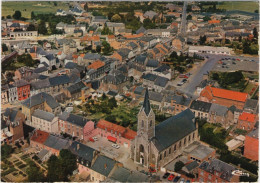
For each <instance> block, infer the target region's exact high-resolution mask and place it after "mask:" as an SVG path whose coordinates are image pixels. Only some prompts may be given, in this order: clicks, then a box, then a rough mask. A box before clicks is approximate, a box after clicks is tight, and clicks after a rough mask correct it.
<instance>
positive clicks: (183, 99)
mask: <svg viewBox="0 0 260 183" xmlns="http://www.w3.org/2000/svg"><path fill="white" fill-rule="evenodd" d="M171 100H173V101H175V103H176V104H179V105H184V106H188V105H189V104H190V102H191V99H190V98H186V97H184V96H180V95H168V96H166V97H165V102H168V103H171Z"/></svg>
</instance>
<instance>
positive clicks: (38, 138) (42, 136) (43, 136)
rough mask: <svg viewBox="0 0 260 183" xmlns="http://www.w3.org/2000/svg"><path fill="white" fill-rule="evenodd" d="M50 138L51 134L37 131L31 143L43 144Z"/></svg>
mask: <svg viewBox="0 0 260 183" xmlns="http://www.w3.org/2000/svg"><path fill="white" fill-rule="evenodd" d="M48 137H49V133H47V132H44V131H41V130H36V132H35V133H34V134H33V136H32V138H31V141H34V142H38V143H40V144H43V143H44V142H45V141H46V140H47V138H48Z"/></svg>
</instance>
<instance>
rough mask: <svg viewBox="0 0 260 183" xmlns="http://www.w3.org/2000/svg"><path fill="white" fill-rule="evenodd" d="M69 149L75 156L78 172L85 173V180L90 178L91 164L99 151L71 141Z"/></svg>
mask: <svg viewBox="0 0 260 183" xmlns="http://www.w3.org/2000/svg"><path fill="white" fill-rule="evenodd" d="M69 150H70V152H71V153H72V154H74V155H76V157H77V165H78V171H79V174H84V173H85V174H87V177H86V181H88V180H89V179H90V173H91V169H90V168H91V166H92V165H93V163H94V161H95V160H96V159H97V156H98V154H99V152H98V151H97V150H95V149H93V148H91V147H89V146H86V145H85V144H82V143H80V142H77V141H73V142H72V144H71V145H70V146H69Z"/></svg>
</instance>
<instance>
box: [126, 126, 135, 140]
mask: <svg viewBox="0 0 260 183" xmlns="http://www.w3.org/2000/svg"><path fill="white" fill-rule="evenodd" d="M136 135H137V133H136V132H135V131H133V130H131V129H129V128H127V129H126V132H125V133H124V134H123V136H124V137H125V138H127V139H130V140H132V139H134V138H135V136H136Z"/></svg>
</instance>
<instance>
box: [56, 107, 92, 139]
mask: <svg viewBox="0 0 260 183" xmlns="http://www.w3.org/2000/svg"><path fill="white" fill-rule="evenodd" d="M58 129H59V132H60V133H66V134H69V135H71V136H72V137H76V138H77V139H79V140H85V141H86V140H88V138H89V136H91V135H92V133H93V130H94V122H93V121H90V120H88V119H86V118H84V117H81V116H78V115H75V114H71V113H68V112H63V113H62V114H61V115H59V123H58Z"/></svg>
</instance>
